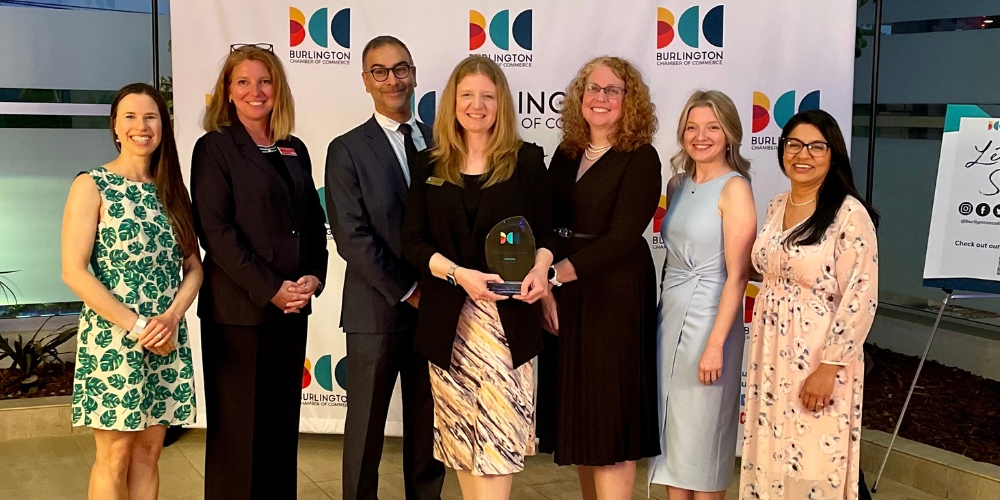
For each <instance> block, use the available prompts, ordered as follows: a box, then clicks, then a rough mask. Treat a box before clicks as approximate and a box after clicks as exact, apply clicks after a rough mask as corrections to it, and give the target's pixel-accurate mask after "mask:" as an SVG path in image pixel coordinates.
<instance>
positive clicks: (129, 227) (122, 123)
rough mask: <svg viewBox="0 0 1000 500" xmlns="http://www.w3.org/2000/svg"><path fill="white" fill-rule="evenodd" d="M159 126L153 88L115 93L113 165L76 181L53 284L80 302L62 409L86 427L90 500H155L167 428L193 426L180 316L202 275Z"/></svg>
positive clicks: (160, 105)
mask: <svg viewBox="0 0 1000 500" xmlns="http://www.w3.org/2000/svg"><path fill="white" fill-rule="evenodd" d="M167 116H168V114H167V107H166V104H165V103H164V102H163V99H162V98H161V97H160V95H159V93H158V92H157V91H156V90H155V89H153V88H152V87H150V86H148V85H146V84H132V85H128V86H126V87H125V88H123V89H122V90H121V91H119V92H118V94H117V95H116V96H115V99H114V101H113V102H112V105H111V131H112V137H113V138H114V140H115V145H116V147H117V148H118V150H119V151H120V155H119V156H118V158H117V159H115V160H114V161H112V162H110V163H108V164H107V165H104V166H102V167H99V168H96V169H93V170H90V171H88V172H84V173H81V174H80V175H79V176H77V178H76V180H75V181H74V182H73V185H72V187H71V188H70V194H69V198H68V200H67V202H66V211H65V214H64V217H63V230H62V260H63V280H64V281H65V282H66V284H67V285H68V286H69V287H70V288H71V289H73V291H74V292H76V294H77V295H79V296H80V298H81V299H82V300H83V302H84V307H83V310H82V311H81V313H80V331H79V335H78V337H77V353H76V374H75V383H74V385H73V407H72V409H73V425H74V426H88V427H92V428H93V429H94V439H95V441H96V445H97V446H96V450H97V451H96V459H95V462H94V467H93V470H92V471H91V477H90V491H89V497H90V498H91V499H98V498H100V499H104V498H108V499H112V498H156V494H157V492H158V490H159V472H158V469H157V461H158V460H159V456H160V451H161V450H162V448H163V437H164V433H165V432H166V428H167V426H171V425H183V424H190V423H194V419H195V413H196V412H195V404H196V403H195V396H194V392H195V391H194V369H193V366H192V360H191V348H190V346H189V343H188V336H187V324H186V323H185V321H184V313H185V312H186V311H187V309H188V307H190V306H191V303H192V302H193V301H194V298H195V296H196V295H197V292H198V289H199V287H200V286H201V282H202V269H201V261H200V254H199V252H198V250H197V241H196V237H195V234H194V226H193V224H192V219H191V208H190V206H191V204H190V199H189V198H188V195H187V190H186V188H185V186H184V182H183V179H182V178H181V173H180V164H179V162H178V159H177V149H176V146H175V142H174V137H173V131H172V129H171V128H170V125H169V122H168V121H167V120H168V118H167ZM88 265H89V266H90V268H91V270H92V271H91V270H89V269H88ZM182 275H183V279H182Z"/></svg>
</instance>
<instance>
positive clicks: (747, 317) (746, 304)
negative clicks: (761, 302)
mask: <svg viewBox="0 0 1000 500" xmlns="http://www.w3.org/2000/svg"><path fill="white" fill-rule="evenodd" d="M758 293H760V288H759V287H757V285H754V284H753V283H747V292H746V296H744V298H743V322H744V323H750V322H751V321H753V304H754V302H756V300H757V294H758Z"/></svg>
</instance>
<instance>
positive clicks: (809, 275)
mask: <svg viewBox="0 0 1000 500" xmlns="http://www.w3.org/2000/svg"><path fill="white" fill-rule="evenodd" d="M787 199H788V193H783V194H779V195H778V196H776V197H775V198H774V199H773V200H772V201H771V203H770V205H769V206H768V209H767V217H766V220H765V222H764V227H763V229H762V230H761V232H760V235H758V237H757V241H756V242H755V243H754V247H753V254H752V256H751V258H752V260H753V265H754V267H755V268H756V269H757V270H758V271H759V272H760V273H762V274H763V276H764V284H763V287H762V288H761V291H760V293H759V294H758V296H757V300H756V303H755V305H754V311H753V325H752V327H751V330H750V354H749V358H748V361H747V398H746V415H747V422H746V426H745V430H744V436H743V465H742V471H741V473H740V498H741V499H743V500H758V499H759V500H778V499H786V500H800V499H802V500H831V499H832V500H856V499H857V498H858V470H859V469H858V468H859V465H860V463H859V459H858V456H859V453H860V451H861V396H862V389H863V387H864V353H863V349H862V346H863V345H864V342H865V337H867V335H868V330H869V329H870V328H871V325H872V321H873V320H874V318H875V309H876V308H877V306H878V247H877V243H876V240H875V228H874V226H873V225H872V221H871V218H870V217H869V216H868V212H867V211H866V210H865V207H864V206H863V205H862V204H861V203H860V202H859V201H858V200H857V199H855V198H853V197H851V196H848V197H847V198H846V199H845V200H844V202H843V204H842V205H841V207H840V210H839V211H838V213H837V215H836V218H835V219H834V221H833V223H832V224H831V225H830V227H829V228H828V229H827V231H826V233H825V234H824V236H823V239H822V240H821V241H820V242H819V243H817V244H815V245H811V246H798V245H790V246H787V247H786V246H785V245H783V241H784V239H785V237H786V236H787V235H788V234H789V233H790V232H791V231H792V229H794V228H788V229H787V230H783V229H782V220H783V219H784V212H785V202H786V200H787ZM820 363H830V364H836V365H840V366H842V368H841V369H840V370H839V371H838V372H837V375H836V382H835V385H834V390H833V396H832V400H833V404H828V405H827V406H825V407H824V408H823V409H822V410H821V411H819V412H812V411H810V410H807V409H806V408H805V407H804V406H803V404H802V400H801V399H800V398H799V393H800V391H801V389H802V384H803V382H805V380H806V378H807V377H808V376H809V375H810V374H812V373H813V372H814V371H815V370H816V368H817V367H818V366H819V364H820Z"/></svg>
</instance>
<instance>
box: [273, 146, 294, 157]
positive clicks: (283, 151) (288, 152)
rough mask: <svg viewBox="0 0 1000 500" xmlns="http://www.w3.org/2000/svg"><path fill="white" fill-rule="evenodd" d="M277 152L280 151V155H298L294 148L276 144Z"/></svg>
mask: <svg viewBox="0 0 1000 500" xmlns="http://www.w3.org/2000/svg"><path fill="white" fill-rule="evenodd" d="M278 152H280V153H281V156H298V155H299V154H298V153H296V152H295V148H283V147H281V146H278Z"/></svg>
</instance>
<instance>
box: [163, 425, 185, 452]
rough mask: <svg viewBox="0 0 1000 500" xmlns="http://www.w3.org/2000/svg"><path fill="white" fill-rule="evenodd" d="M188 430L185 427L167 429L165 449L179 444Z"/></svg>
mask: <svg viewBox="0 0 1000 500" xmlns="http://www.w3.org/2000/svg"><path fill="white" fill-rule="evenodd" d="M187 431H188V430H187V429H185V428H183V427H167V433H166V435H165V436H163V447H164V448H166V447H167V446H170V445H172V444H174V443H176V442H177V440H178V439H180V438H181V436H182V435H184V433H185V432H187Z"/></svg>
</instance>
